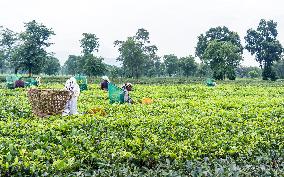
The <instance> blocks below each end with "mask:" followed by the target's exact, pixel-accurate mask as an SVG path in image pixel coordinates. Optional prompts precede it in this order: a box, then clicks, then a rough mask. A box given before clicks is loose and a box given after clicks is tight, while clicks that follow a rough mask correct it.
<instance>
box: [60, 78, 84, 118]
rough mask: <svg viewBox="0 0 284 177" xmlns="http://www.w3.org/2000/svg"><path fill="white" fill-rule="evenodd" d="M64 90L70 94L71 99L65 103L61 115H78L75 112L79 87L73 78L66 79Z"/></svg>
mask: <svg viewBox="0 0 284 177" xmlns="http://www.w3.org/2000/svg"><path fill="white" fill-rule="evenodd" d="M64 89H65V90H68V91H69V92H70V95H71V98H70V100H68V101H67V103H66V106H65V110H64V111H63V113H62V115H63V116H65V115H73V114H78V111H77V100H78V97H79V95H80V87H79V85H78V84H77V81H76V79H75V78H74V77H71V78H70V79H68V80H67V81H66V83H65V87H64Z"/></svg>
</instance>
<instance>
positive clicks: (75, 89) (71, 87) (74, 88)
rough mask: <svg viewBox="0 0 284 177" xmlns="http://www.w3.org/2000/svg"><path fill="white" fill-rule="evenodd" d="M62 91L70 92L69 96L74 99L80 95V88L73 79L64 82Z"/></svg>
mask: <svg viewBox="0 0 284 177" xmlns="http://www.w3.org/2000/svg"><path fill="white" fill-rule="evenodd" d="M64 89H65V90H68V91H70V92H71V95H72V96H74V97H78V96H79V95H80V87H79V85H78V84H77V81H76V79H75V78H74V77H71V78H70V79H68V80H67V81H66V83H65V87H64Z"/></svg>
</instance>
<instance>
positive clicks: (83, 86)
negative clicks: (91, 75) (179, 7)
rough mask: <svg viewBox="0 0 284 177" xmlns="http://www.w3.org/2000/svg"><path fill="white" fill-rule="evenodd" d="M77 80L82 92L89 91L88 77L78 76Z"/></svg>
mask: <svg viewBox="0 0 284 177" xmlns="http://www.w3.org/2000/svg"><path fill="white" fill-rule="evenodd" d="M75 79H76V81H77V83H78V85H79V87H80V91H83V90H87V89H88V86H87V85H88V82H87V76H81V75H76V76H75Z"/></svg>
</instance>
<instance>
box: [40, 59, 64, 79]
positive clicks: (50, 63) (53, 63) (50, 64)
mask: <svg viewBox="0 0 284 177" xmlns="http://www.w3.org/2000/svg"><path fill="white" fill-rule="evenodd" d="M60 69H61V67H60V62H59V60H58V59H57V58H55V57H54V56H47V58H46V60H45V64H44V68H43V72H44V73H45V74H47V75H55V74H58V73H59V71H60Z"/></svg>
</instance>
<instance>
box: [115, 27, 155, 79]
mask: <svg viewBox="0 0 284 177" xmlns="http://www.w3.org/2000/svg"><path fill="white" fill-rule="evenodd" d="M114 45H115V46H117V47H118V51H119V53H120V56H119V57H118V58H117V60H118V61H121V62H122V65H123V67H124V69H125V71H129V72H130V76H131V77H136V78H138V77H140V76H141V75H142V74H143V71H144V72H146V71H148V70H151V67H152V66H153V61H154V60H155V59H156V58H157V56H156V51H157V50H158V48H157V47H156V46H155V45H150V41H149V32H148V31H147V30H145V29H143V28H141V29H138V31H137V33H136V35H135V36H132V37H128V38H127V40H126V41H118V40H117V41H115V42H114Z"/></svg>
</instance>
